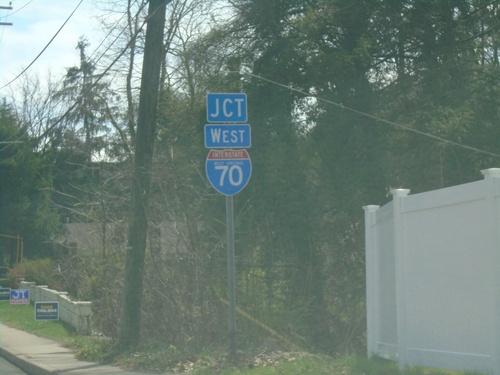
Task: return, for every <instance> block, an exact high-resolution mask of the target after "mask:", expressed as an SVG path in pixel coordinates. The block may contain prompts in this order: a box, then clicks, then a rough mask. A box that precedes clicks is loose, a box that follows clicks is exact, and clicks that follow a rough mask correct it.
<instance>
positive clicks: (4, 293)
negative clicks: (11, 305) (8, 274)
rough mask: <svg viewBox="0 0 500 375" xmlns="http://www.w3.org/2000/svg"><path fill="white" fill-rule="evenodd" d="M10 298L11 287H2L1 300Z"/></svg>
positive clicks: (0, 291) (0, 290) (0, 289)
mask: <svg viewBox="0 0 500 375" xmlns="http://www.w3.org/2000/svg"><path fill="white" fill-rule="evenodd" d="M8 300H10V288H0V301H8Z"/></svg>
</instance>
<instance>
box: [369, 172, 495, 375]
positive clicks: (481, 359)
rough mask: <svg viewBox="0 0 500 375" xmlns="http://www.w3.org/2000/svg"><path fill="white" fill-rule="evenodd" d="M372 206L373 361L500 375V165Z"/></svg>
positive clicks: (404, 192) (398, 191)
mask: <svg viewBox="0 0 500 375" xmlns="http://www.w3.org/2000/svg"><path fill="white" fill-rule="evenodd" d="M482 173H483V175H484V179H483V180H480V181H476V182H472V183H468V184H464V185H459V186H453V187H450V188H445V189H440V190H435V191H430V192H426V193H421V194H415V195H408V194H409V192H410V191H409V190H407V189H396V190H393V192H392V193H393V200H392V201H391V202H389V203H388V204H386V205H384V206H383V207H379V206H365V207H363V208H364V210H365V231H366V288H367V340H368V355H369V356H372V355H378V356H382V357H385V358H389V359H393V360H396V361H398V363H399V366H400V367H404V366H406V365H422V366H429V367H437V368H448V369H455V370H474V371H481V372H485V373H490V374H495V375H500V168H492V169H487V170H484V171H482Z"/></svg>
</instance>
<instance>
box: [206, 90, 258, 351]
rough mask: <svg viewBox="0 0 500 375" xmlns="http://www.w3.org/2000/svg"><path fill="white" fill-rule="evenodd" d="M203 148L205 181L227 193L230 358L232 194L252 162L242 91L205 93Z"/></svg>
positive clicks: (232, 340)
mask: <svg viewBox="0 0 500 375" xmlns="http://www.w3.org/2000/svg"><path fill="white" fill-rule="evenodd" d="M207 121H208V122H217V123H219V124H207V125H205V147H207V148H211V149H214V148H215V149H221V148H224V149H225V150H210V152H209V153H208V156H207V160H206V162H205V169H206V174H207V177H208V180H209V181H210V183H211V184H212V186H213V187H214V188H215V189H216V190H217V191H218V192H219V193H222V194H224V195H225V196H226V231H227V289H228V291H227V299H228V301H229V358H230V360H231V361H234V360H235V358H236V266H235V256H234V213H233V212H234V209H233V195H235V194H237V193H239V192H240V191H241V190H242V189H243V188H244V187H245V186H246V185H247V183H248V180H249V179H250V175H251V174H252V163H251V161H250V156H249V155H248V152H247V151H246V150H245V148H247V147H250V145H251V139H250V125H248V124H243V123H244V122H246V121H247V97H246V95H245V94H241V93H210V94H207Z"/></svg>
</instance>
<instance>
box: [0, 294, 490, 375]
mask: <svg viewBox="0 0 500 375" xmlns="http://www.w3.org/2000/svg"><path fill="white" fill-rule="evenodd" d="M33 309H34V308H33V304H30V305H11V304H10V303H9V302H8V301H0V321H1V322H2V323H4V324H6V325H8V326H11V327H14V328H18V329H21V330H23V331H26V332H30V333H33V334H35V335H38V336H42V337H46V338H49V339H52V340H56V341H58V342H61V343H63V344H65V345H68V346H70V347H71V348H72V349H73V350H74V351H75V352H76V353H77V355H78V357H79V358H81V359H85V360H87V361H91V362H104V361H110V360H112V361H113V362H114V363H116V364H118V365H121V366H125V367H128V368H131V369H141V370H147V371H154V372H165V371H171V372H177V373H187V372H188V371H189V372H190V373H191V374H192V375H293V374H300V375H336V374H339V375H480V374H478V373H471V372H457V371H448V370H436V369H429V368H423V367H411V368H408V369H405V370H403V371H399V369H398V366H397V364H396V363H395V362H392V361H388V360H385V359H382V358H370V359H366V358H359V357H339V358H331V357H328V356H317V355H295V354H294V353H287V354H286V355H281V356H275V357H273V356H270V357H267V358H266V359H265V360H259V361H256V359H258V358H251V359H247V358H245V359H241V360H240V361H239V363H238V365H237V366H234V365H228V364H227V362H226V361H225V358H224V354H220V353H219V355H206V356H201V355H200V356H199V357H198V356H194V355H192V354H191V355H187V354H185V353H183V352H182V351H180V350H178V349H177V348H175V347H173V346H169V347H165V348H162V347H159V346H158V345H154V344H149V345H148V344H145V345H143V346H142V347H140V348H138V349H137V350H136V351H134V352H133V353H126V354H121V355H119V356H116V355H115V356H113V354H112V352H113V348H112V342H111V341H107V340H102V339H99V338H95V337H89V336H79V335H77V334H75V332H74V331H73V330H72V329H71V328H69V327H68V326H67V325H66V324H64V323H63V322H61V321H36V320H35V316H34V310H33Z"/></svg>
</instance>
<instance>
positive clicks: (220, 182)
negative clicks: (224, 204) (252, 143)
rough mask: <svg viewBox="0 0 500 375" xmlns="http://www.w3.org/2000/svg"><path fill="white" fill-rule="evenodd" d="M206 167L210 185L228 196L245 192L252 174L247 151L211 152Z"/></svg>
mask: <svg viewBox="0 0 500 375" xmlns="http://www.w3.org/2000/svg"><path fill="white" fill-rule="evenodd" d="M205 165H206V172H207V177H208V180H209V181H210V184H212V186H213V187H214V188H215V190H217V191H218V192H219V193H222V194H224V195H227V196H232V195H235V194H237V193H239V192H240V191H241V190H243V188H244V187H245V186H246V185H247V184H248V181H249V180H250V175H251V174H252V162H251V161H250V156H249V155H248V152H247V150H210V152H209V153H208V156H207V160H206V163H205Z"/></svg>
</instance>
